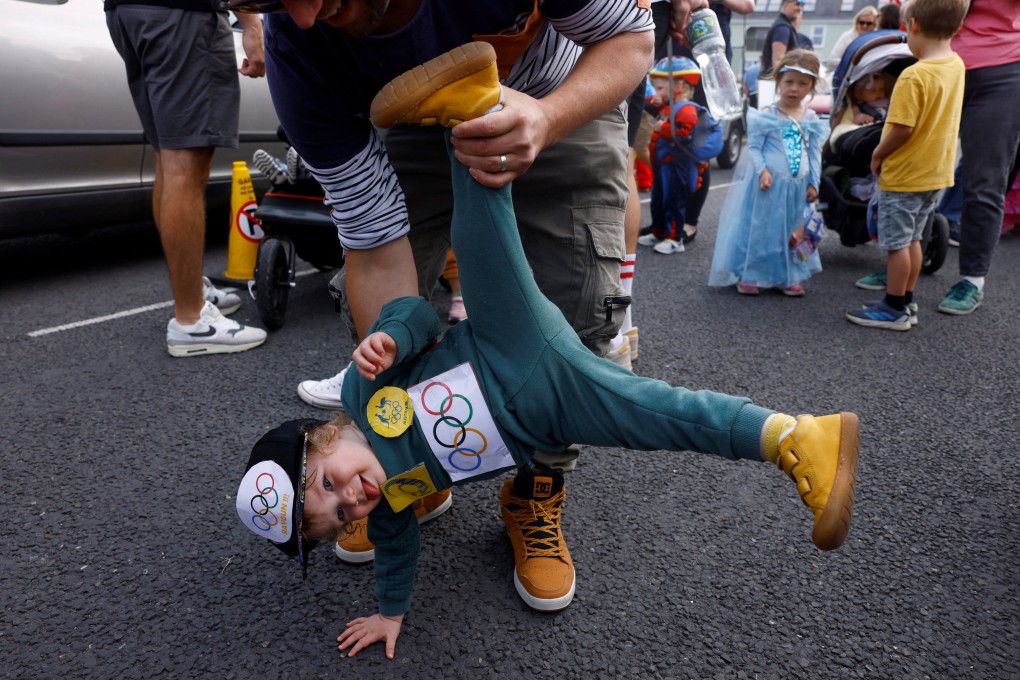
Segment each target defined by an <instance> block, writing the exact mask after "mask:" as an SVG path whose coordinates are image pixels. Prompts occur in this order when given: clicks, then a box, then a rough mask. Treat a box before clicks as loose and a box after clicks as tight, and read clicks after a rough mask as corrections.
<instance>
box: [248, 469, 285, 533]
mask: <svg viewBox="0 0 1020 680" xmlns="http://www.w3.org/2000/svg"><path fill="white" fill-rule="evenodd" d="M263 477H268V478H269V485H268V486H263V484H264V482H263V479H262V478H263ZM255 489H256V491H258V493H257V494H255V495H254V496H252V497H251V510H252V512H253V513H255V514H253V515H252V516H251V523H252V524H253V525H255V528H256V529H258V530H259V531H269V530H270V529H272V528H273V527H274V526H276V525H277V524H278V523H279V521H280V518H279V517H277V516H276V513H275V512H273V509H274V508H276V507H277V506H278V505H279V504H280V494H279V492H277V490H276V480H275V479H274V478H273V475H272V474H270V473H268V472H263V473H262V474H260V475H259V476H258V477H256V478H255ZM270 492H272V494H273V495H272V499H273V502H272V503H270V502H269V498H270V497H269V495H268V494H269V493H270ZM267 515H268V516H269V517H271V518H272V520H273V521H271V522H270V521H269V520H268V519H266V516H267Z"/></svg>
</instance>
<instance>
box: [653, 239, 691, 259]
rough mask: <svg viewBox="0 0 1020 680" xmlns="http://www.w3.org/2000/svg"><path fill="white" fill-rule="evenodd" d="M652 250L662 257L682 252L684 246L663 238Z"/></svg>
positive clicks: (678, 242)
mask: <svg viewBox="0 0 1020 680" xmlns="http://www.w3.org/2000/svg"><path fill="white" fill-rule="evenodd" d="M652 250H654V251H655V252H657V253H661V254H662V255H673V254H674V253H682V252H684V244H683V243H680V241H674V240H673V239H671V238H664V239H662V240H661V241H659V242H658V243H656V244H655V247H654V248H652Z"/></svg>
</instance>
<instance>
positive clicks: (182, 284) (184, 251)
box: [152, 147, 213, 324]
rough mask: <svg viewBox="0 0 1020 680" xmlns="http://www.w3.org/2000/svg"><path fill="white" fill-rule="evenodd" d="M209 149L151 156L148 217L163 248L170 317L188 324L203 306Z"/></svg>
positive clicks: (194, 320)
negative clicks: (153, 175) (153, 159)
mask: <svg viewBox="0 0 1020 680" xmlns="http://www.w3.org/2000/svg"><path fill="white" fill-rule="evenodd" d="M212 156H213V149H212V148H211V147H209V148H199V149H163V150H162V151H160V152H158V153H157V154H156V184H155V187H154V189H153V200H152V212H153V219H154V220H155V222H156V228H157V229H158V230H159V238H160V241H161V242H162V244H163V255H164V257H165V258H166V266H167V272H168V274H169V276H170V288H171V290H172V291H173V295H174V316H175V317H176V318H177V322H178V323H180V324H193V323H195V322H196V321H198V315H199V313H200V312H201V311H202V306H203V305H204V304H205V301H204V299H203V298H202V258H203V255H204V253H205V187H206V184H207V183H208V181H209V169H210V168H211V166H212Z"/></svg>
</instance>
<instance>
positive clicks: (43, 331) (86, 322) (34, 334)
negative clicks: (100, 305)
mask: <svg viewBox="0 0 1020 680" xmlns="http://www.w3.org/2000/svg"><path fill="white" fill-rule="evenodd" d="M317 271H319V270H318V269H305V270H303V271H299V272H294V276H295V277H298V276H307V275H308V274H314V273H315V272H317ZM242 292H243V291H242ZM173 306H174V301H173V300H168V301H166V302H157V303H156V304H153V305H145V306H144V307H135V308H134V309H125V310H123V311H120V312H114V313H113V314H107V315H105V316H96V317H93V318H91V319H83V320H82V321H74V322H72V323H65V324H62V325H60V326H52V327H50V328H40V329H39V330H37V331H31V332H30V333H29V334H28V337H30V338H38V337H41V336H43V335H49V334H50V333H60V332H61V331H69V330H73V329H75V328H81V327H82V326H91V325H93V324H97V323H105V322H107V321H113V320H114V319H122V318H124V317H126V316H134V315H136V314H144V313H145V312H151V311H154V310H157V309H166V308H167V307H173Z"/></svg>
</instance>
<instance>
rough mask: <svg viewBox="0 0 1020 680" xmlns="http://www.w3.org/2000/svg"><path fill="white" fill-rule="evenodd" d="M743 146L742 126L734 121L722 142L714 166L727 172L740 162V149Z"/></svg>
mask: <svg viewBox="0 0 1020 680" xmlns="http://www.w3.org/2000/svg"><path fill="white" fill-rule="evenodd" d="M743 144H744V126H743V125H742V124H741V122H740V121H734V122H733V124H732V125H730V129H729V130H728V131H727V132H726V141H725V142H723V148H722V151H720V152H719V155H718V156H717V157H716V159H715V162H716V164H717V165H718V166H719V167H720V168H722V169H723V170H729V169H730V168H732V167H733V166H734V165H736V164H737V161H739V160H740V147H741V146H743Z"/></svg>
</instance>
